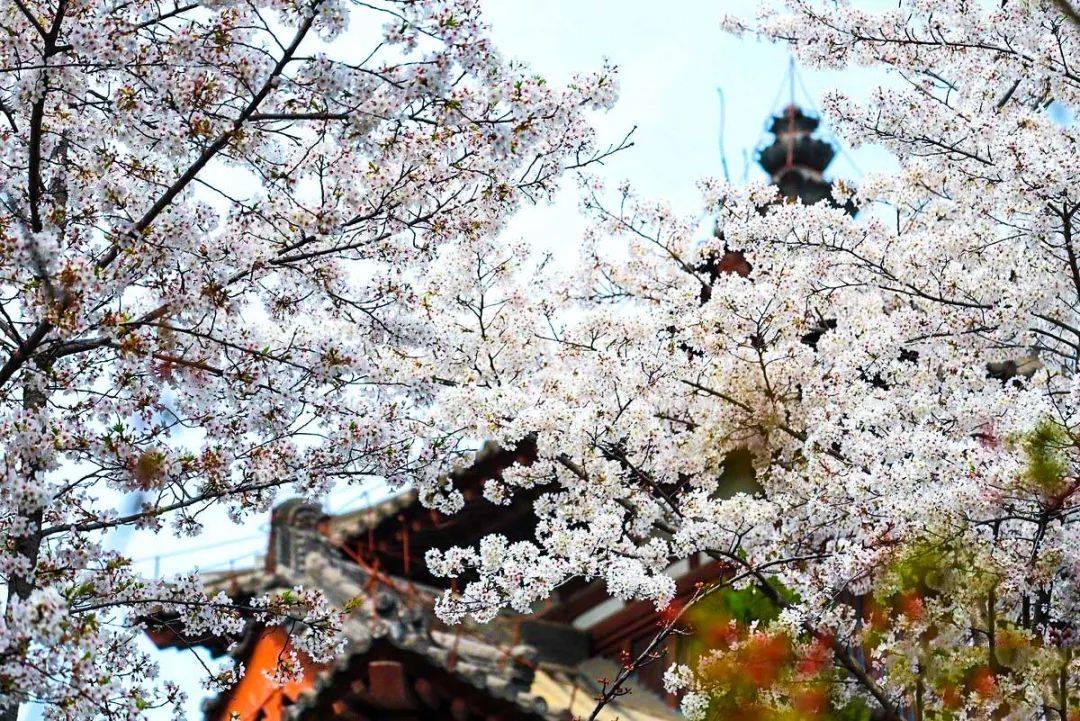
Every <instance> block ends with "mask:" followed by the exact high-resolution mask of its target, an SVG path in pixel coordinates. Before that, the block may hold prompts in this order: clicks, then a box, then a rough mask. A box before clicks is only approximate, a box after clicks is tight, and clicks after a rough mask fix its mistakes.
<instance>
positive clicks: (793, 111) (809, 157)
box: [758, 61, 854, 213]
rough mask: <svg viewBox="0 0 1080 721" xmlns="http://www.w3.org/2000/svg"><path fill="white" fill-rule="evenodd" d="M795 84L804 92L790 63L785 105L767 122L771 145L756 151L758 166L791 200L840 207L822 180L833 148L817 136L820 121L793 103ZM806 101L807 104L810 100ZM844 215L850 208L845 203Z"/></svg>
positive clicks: (834, 149)
mask: <svg viewBox="0 0 1080 721" xmlns="http://www.w3.org/2000/svg"><path fill="white" fill-rule="evenodd" d="M797 81H798V85H799V87H802V89H803V92H804V93H805V92H806V90H805V86H803V85H802V81H801V79H799V77H798V73H797V71H796V68H795V63H794V61H792V62H791V63H790V64H789V65H788V72H787V77H786V78H785V83H784V84H785V85H786V86H787V87H789V88H790V94H789V98H788V104H787V106H785V107H784V109H783V110H782V111H781V112H780V113H779V114H778V115H774V116H773V117H772V119H771V120H770V121H769V123H768V126H767V127H768V132H769V133H770V134H771V135H772V136H773V137H772V142H771V143H769V144H768V145H766V146H764V147H763V148H761V150H760V151H758V163H759V164H760V165H761V167H762V168H763V169H764V170H765V172H766V173H768V174H769V178H770V179H771V180H772V183H773V185H775V186H776V187H777V188H779V190H780V194H781V195H783V196H784V197H786V198H790V199H792V200H794V199H799V200H801V201H802V202H803V203H804V204H805V205H813V204H814V203H817V202H819V201H821V200H826V201H828V202H829V203H831V204H833V205H834V206H837V207H841V206H840V204H838V203H836V201H835V200H833V197H832V181H830V180H828V179H826V178H825V170H826V169H827V168H828V167H829V164H830V163H832V161H833V158H834V157H835V156H836V153H837V147H836V145H835V144H834V143H833V142H831V141H830V140H826V139H823V138H821V137H817V135H816V133H817V130H818V126H819V125H820V124H821V120H820V119H819V118H818V117H816V116H814V115H809V114H807V113H806V112H805V111H804V110H803V109H802V108H801V107H799V105H797V104H796V102H795V88H796V82H797ZM807 99H808V101H809V102H810V104H811V105H813V100H812V99H810V98H809V94H808V93H807ZM843 207H846V208H847V210H848V212H852V213H853V212H854V208H853V207H851V206H850V204H847V205H845V206H843Z"/></svg>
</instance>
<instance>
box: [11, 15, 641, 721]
mask: <svg viewBox="0 0 1080 721" xmlns="http://www.w3.org/2000/svg"><path fill="white" fill-rule="evenodd" d="M350 24H351V25H352V27H353V28H354V29H355V30H356V31H357V32H356V33H350V34H349V35H344V36H343V33H344V32H345V31H346V26H347V25H350ZM0 28H2V29H3V41H2V43H0V141H2V153H0V168H2V169H0V176H2V178H0V354H2V358H0V432H2V434H3V437H4V446H3V461H2V468H3V476H2V481H0V483H2V490H0V519H2V521H0V544H2V545H0V548H2V549H3V550H2V551H0V576H2V577H3V580H4V582H5V586H6V594H5V601H4V611H3V618H2V619H0V709H3V717H4V718H7V719H12V718H15V716H16V715H17V713H18V709H19V706H20V704H23V703H25V702H28V701H36V702H39V703H41V704H44V705H45V706H46V709H47V713H49V714H50V716H51V717H54V718H64V719H87V718H134V717H137V716H139V715H141V714H142V712H143V711H145V710H146V709H149V708H154V707H158V706H162V705H166V704H170V703H176V702H178V701H179V700H180V699H181V696H182V694H181V692H180V691H179V689H176V688H175V687H168V686H164V687H163V686H160V685H157V684H156V683H155V675H156V669H155V668H154V664H153V663H152V661H151V659H150V658H148V657H146V656H144V655H143V654H141V653H139V652H137V651H136V650H135V646H134V639H135V637H136V635H137V634H139V633H140V628H139V619H141V618H143V617H145V616H147V615H148V614H158V615H169V614H171V615H172V616H173V617H175V618H176V619H177V622H178V623H181V624H182V625H183V628H184V630H185V632H187V633H191V634H194V635H199V634H203V633H208V632H214V633H229V632H233V631H236V630H238V629H239V628H240V627H242V625H243V623H244V621H245V619H248V618H256V619H261V620H264V621H266V622H268V623H285V624H287V625H289V626H290V628H293V629H294V630H295V631H296V640H295V643H294V644H293V645H294V646H295V648H296V649H297V650H299V651H303V652H306V653H307V654H309V655H310V656H312V657H313V658H316V659H318V658H325V657H326V656H327V655H328V654H332V653H333V651H334V649H335V648H336V644H337V640H336V630H337V626H338V618H337V615H336V614H337V612H336V611H335V609H332V608H330V607H329V606H328V605H327V604H326V602H325V600H324V599H322V597H321V596H320V595H319V594H318V593H317V592H315V591H312V590H304V589H299V590H296V591H292V592H288V593H285V594H280V595H278V596H274V597H268V598H262V599H256V600H254V601H252V602H251V603H250V604H248V605H246V606H244V607H239V606H234V605H232V604H231V603H230V602H229V601H228V600H227V599H225V598H224V597H221V598H208V597H207V596H206V595H205V594H204V593H203V592H202V590H201V584H200V582H199V581H198V579H197V577H194V576H192V577H185V578H181V579H169V580H153V579H147V578H144V577H142V576H141V575H140V574H138V573H137V572H136V571H135V570H134V569H133V568H132V567H131V565H130V563H129V561H128V560H127V559H125V558H124V557H123V556H122V555H119V554H118V553H116V552H113V551H109V550H106V545H104V544H105V543H106V541H107V538H108V535H109V534H110V533H111V532H113V531H116V530H117V529H120V528H122V527H134V528H139V529H151V530H155V529H163V528H166V527H171V528H172V529H174V530H175V531H177V532H180V533H184V534H196V533H199V532H200V531H201V527H200V514H202V513H203V512H204V511H206V509H208V508H214V507H224V508H227V509H228V511H229V513H230V515H231V516H232V517H233V518H234V519H237V520H240V519H242V518H244V517H246V516H248V515H249V514H252V513H256V512H263V511H265V510H266V509H267V508H268V507H269V505H270V504H271V502H272V500H273V498H274V495H275V491H276V489H278V488H279V487H280V486H282V485H284V484H290V486H291V488H293V489H294V490H296V491H299V492H301V493H305V494H310V495H312V496H317V495H319V494H321V493H322V492H324V491H325V490H326V489H327V488H329V487H330V486H332V485H333V484H335V483H339V482H351V481H363V480H365V479H367V478H368V477H369V476H371V475H372V474H374V475H379V476H384V477H386V478H389V479H391V480H392V481H400V480H403V479H406V478H409V477H411V476H412V475H413V474H422V473H423V468H424V466H425V465H427V464H428V463H429V462H430V458H431V456H432V454H434V453H436V452H437V451H438V449H439V447H440V444H441V441H440V439H439V437H438V433H439V432H441V431H439V430H438V429H433V426H432V425H431V424H430V422H429V420H427V418H426V410H425V409H426V408H427V407H428V406H429V405H430V404H432V403H433V402H434V401H435V400H437V398H438V396H439V394H440V392H441V390H442V389H444V388H445V387H446V386H445V385H444V383H443V381H442V380H441V379H440V376H439V374H437V373H430V372H429V371H430V368H429V367H428V366H427V365H426V364H425V363H421V362H420V361H419V359H420V358H424V357H427V356H429V355H431V354H432V353H434V352H437V351H434V350H432V347H433V346H438V345H440V344H442V343H443V342H445V339H443V338H441V337H440V336H439V335H438V333H436V332H434V326H433V321H432V317H433V316H434V315H437V314H438V313H440V312H441V311H442V309H443V308H444V307H448V300H447V299H446V298H445V297H444V296H443V294H442V293H440V292H439V290H438V289H428V288H426V286H425V289H424V291H423V292H422V293H421V292H418V290H417V288H418V287H419V286H418V284H417V283H418V279H422V278H424V277H425V275H426V274H427V273H428V272H429V271H430V269H431V268H433V267H435V266H437V265H439V264H440V263H442V262H443V260H442V258H443V256H444V255H445V254H446V253H447V252H448V251H447V249H448V248H452V247H453V246H455V245H457V244H462V245H464V246H468V247H472V246H473V245H474V244H475V243H477V242H480V240H481V239H487V238H490V237H492V236H493V235H494V234H496V233H497V232H498V231H499V229H500V227H501V226H502V223H503V222H504V220H505V218H506V217H507V215H508V213H510V212H511V211H513V210H514V208H515V207H516V206H518V205H520V204H521V203H522V202H525V201H542V200H545V199H547V198H548V197H549V196H550V194H551V193H552V192H553V190H554V189H555V187H556V182H557V180H558V178H559V176H560V175H561V174H562V173H563V172H564V171H566V170H567V169H571V168H577V167H583V166H586V165H589V164H591V163H594V162H597V161H600V160H602V159H603V158H604V157H605V156H606V155H607V154H608V153H610V152H613V151H614V150H617V149H618V148H619V147H621V145H625V144H627V143H626V142H625V141H624V142H623V143H622V144H621V145H620V144H619V143H616V145H615V146H614V147H606V148H605V147H598V146H597V145H596V143H595V142H594V139H593V133H592V131H591V129H590V126H589V124H588V122H587V117H586V116H587V115H588V113H589V112H591V111H592V110H597V109H602V108H604V107H606V106H607V105H608V104H609V103H610V102H611V101H612V99H613V97H614V91H615V86H614V77H613V74H612V71H611V69H610V68H603V69H602V70H601V71H600V72H598V73H596V74H593V75H587V76H586V75H582V76H580V77H577V78H574V79H573V81H572V82H571V83H570V84H569V85H568V86H567V87H565V88H558V87H554V86H552V85H549V84H547V83H545V81H544V80H543V79H542V78H540V77H538V76H536V75H534V74H532V73H531V72H530V71H529V70H528V69H527V68H526V67H523V66H520V65H517V64H514V63H510V62H507V61H505V60H503V59H501V58H500V56H499V55H498V54H497V52H496V51H495V50H494V49H493V48H492V47H491V45H490V43H489V41H488V39H487V37H486V35H485V32H486V31H485V27H484V25H483V23H482V22H481V19H480V17H479V12H478V9H477V6H476V3H475V2H473V1H472V0H427V1H425V2H417V1H416V0H385V1H384V0H377V1H376V2H345V1H343V0H271V1H269V2H232V1H231V0H214V2H210V1H209V0H207V1H206V2H199V1H198V0H196V1H195V2H176V3H165V2H158V1H157V0H130V1H125V2H119V1H117V2H112V1H110V2H90V1H88V0H5V2H4V4H3V6H2V8H0ZM365 37H372V38H374V39H373V40H372V42H371V43H370V45H369V46H367V47H364V46H358V43H359V42H360V41H361V40H363V39H364V38H365ZM358 39H359V40H358ZM418 437H420V438H425V439H426V441H427V444H426V446H425V448H424V449H422V450H419V451H418V450H416V449H414V447H413V445H414V439H415V438H418ZM125 494H127V497H129V498H130V497H131V496H132V495H134V494H137V497H138V498H139V499H140V500H139V502H138V504H137V505H136V507H134V508H131V509H129V510H127V511H120V510H117V509H118V507H120V505H119V501H120V499H121V497H124V496H125ZM284 670H286V671H287V670H288V669H284ZM233 674H234V672H233V671H232V670H228V669H226V670H225V671H223V672H222V673H221V674H218V673H217V672H216V671H213V672H212V673H211V679H210V680H211V682H213V683H227V682H228V681H229V680H230V678H231V677H232V675H233Z"/></svg>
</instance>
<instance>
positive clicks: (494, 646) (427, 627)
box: [151, 493, 680, 721]
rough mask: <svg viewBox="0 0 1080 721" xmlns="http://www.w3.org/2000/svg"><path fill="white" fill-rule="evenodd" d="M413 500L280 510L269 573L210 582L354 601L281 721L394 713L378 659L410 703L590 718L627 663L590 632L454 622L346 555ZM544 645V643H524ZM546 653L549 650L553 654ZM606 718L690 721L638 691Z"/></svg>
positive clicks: (239, 650) (208, 707)
mask: <svg viewBox="0 0 1080 721" xmlns="http://www.w3.org/2000/svg"><path fill="white" fill-rule="evenodd" d="M412 504H416V501H415V495H414V494H412V493H403V494H399V495H397V496H394V497H391V498H389V499H387V500H386V501H384V502H382V503H379V504H376V505H375V506H373V507H371V508H368V509H364V510H363V511H360V512H356V513H350V514H345V515H343V516H339V517H334V516H326V515H324V514H322V513H321V511H319V509H318V508H317V507H314V506H310V505H307V504H304V503H303V502H300V501H290V502H286V503H285V504H282V505H281V506H279V507H278V509H277V510H276V511H275V513H274V517H273V518H274V520H273V524H272V530H271V548H270V552H269V554H268V555H267V559H266V563H265V564H264V565H263V566H262V567H255V568H250V569H245V570H240V571H234V572H230V573H219V574H213V575H211V576H208V577H207V579H206V581H207V586H208V589H207V590H208V591H212V592H217V591H225V592H226V593H228V594H229V595H230V596H232V597H234V598H250V597H251V596H255V595H259V594H263V593H268V592H272V591H274V590H276V589H282V588H289V587H293V586H297V585H302V586H305V587H314V588H319V589H321V590H322V591H323V592H324V593H325V594H326V595H327V597H328V600H329V601H330V602H331V603H333V604H335V605H336V606H338V607H345V606H346V604H349V607H350V608H351V609H352V610H351V611H350V615H349V617H348V618H347V620H346V622H345V624H344V627H343V630H344V634H345V637H346V646H345V650H344V651H343V653H342V654H341V655H339V656H338V657H337V659H336V660H335V661H334V662H333V663H332V664H330V665H329V666H326V667H320V668H319V669H318V670H317V672H316V674H315V678H314V679H313V680H312V682H310V683H309V684H308V685H307V687H306V688H305V689H304V690H302V691H298V692H297V693H296V694H295V698H294V699H291V702H286V704H285V706H284V707H283V709H282V713H283V716H282V718H287V719H293V720H295V721H308V720H310V719H325V718H329V717H334V713H333V712H332V711H331V710H330V707H331V705H334V704H340V703H343V699H344V700H347V701H348V702H349V703H353V704H368V707H370V708H376V709H378V708H390V707H391V706H393V700H392V699H391V701H385V699H384V700H382V701H380V699H379V698H376V697H378V696H379V694H383V695H385V694H386V693H389V692H388V691H387V690H386V684H383V685H381V686H379V687H376V688H368V687H367V685H366V684H365V683H364V682H363V681H362V680H361V679H362V678H364V677H365V674H367V675H370V674H373V673H375V671H373V670H372V669H376V667H378V669H382V666H379V664H383V665H396V667H401V668H404V669H406V672H407V673H408V674H410V675H409V679H410V680H409V681H408V683H404V684H402V685H401V688H402V689H404V690H403V691H401V692H400V693H399V695H401V694H406V695H407V696H408V697H409V698H411V699H412V701H410V703H417V704H420V703H421V701H422V700H423V699H424V698H427V697H428V696H430V698H428V702H429V703H436V702H440V703H442V702H445V701H446V698H448V697H450V696H453V697H454V698H455V700H461V699H468V698H470V694H471V701H469V702H470V703H472V704H473V705H474V706H475V705H477V704H479V705H481V706H483V707H484V708H487V709H490V710H491V711H492V712H499V713H500V714H502V716H503V717H504V718H506V719H507V720H508V721H509V719H511V718H517V719H523V720H528V719H535V720H536V721H555V720H556V719H560V720H561V719H565V718H567V717H568V714H571V713H572V714H576V715H579V716H588V714H589V713H591V711H592V707H593V705H594V704H595V698H596V695H597V693H598V692H599V691H600V685H599V683H598V681H597V678H598V677H599V676H601V675H606V676H607V677H609V678H610V677H614V675H615V674H616V673H617V668H616V667H615V666H614V664H612V663H611V662H610V661H606V660H604V659H599V658H587V653H586V651H587V648H588V645H587V643H580V644H575V639H576V636H578V635H580V632H578V631H576V630H575V629H573V628H571V627H569V626H563V625H555V624H549V627H547V628H545V627H543V623H544V622H542V621H532V620H529V619H523V618H522V617H515V616H500V617H498V618H497V619H496V620H495V621H493V622H492V623H490V624H487V625H484V626H478V625H475V624H468V623H465V624H462V625H460V626H454V627H447V626H444V625H442V624H441V623H440V622H439V621H438V619H437V618H435V616H434V613H433V605H434V599H435V596H436V595H437V594H438V593H439V592H440V591H439V589H436V588H433V587H431V586H427V585H424V584H419V583H417V582H415V580H412V579H409V578H404V577H401V576H398V575H391V574H388V573H384V572H381V571H379V570H378V569H377V568H372V567H370V566H365V565H364V563H363V562H362V561H361V560H360V559H352V558H349V557H348V556H347V555H346V554H343V552H342V549H341V547H340V545H339V544H340V543H341V542H342V540H343V539H347V538H350V537H353V536H354V535H355V534H356V533H357V532H362V531H363V529H365V528H369V527H375V526H377V525H378V524H379V523H380V522H381V520H382V519H387V518H394V517H396V515H397V514H398V513H399V512H401V511H402V510H404V509H406V508H408V507H411V505H412ZM416 505H419V504H416ZM372 524H374V525H372ZM350 602H351V603H350ZM522 624H531V626H529V627H527V628H523V626H522ZM532 626H537V628H533V627H532ZM167 628H168V629H169V632H165V631H162V630H160V629H159V630H158V631H157V632H155V633H151V637H152V638H153V639H154V640H155V642H156V643H158V645H159V646H172V645H183V646H187V645H196V644H198V645H205V646H208V647H211V648H215V644H214V642H213V641H212V640H209V641H208V640H207V639H185V638H184V637H183V633H182V629H176V628H174V627H172V626H167ZM170 633H171V635H170ZM259 633H260V631H259V628H258V627H257V625H256V624H252V625H251V627H249V631H248V634H247V636H246V639H245V641H244V642H243V643H240V644H236V645H234V646H232V647H231V648H229V649H228V651H229V653H230V654H231V655H233V656H234V657H236V658H237V659H238V660H240V661H243V662H247V661H248V658H249V656H250V655H251V654H252V652H253V649H254V646H255V644H256V643H257V641H258V639H259V638H260V636H259ZM537 639H539V640H540V641H541V642H540V643H537V644H533V643H525V642H522V640H527V641H533V640H537ZM538 646H543V647H544V648H543V649H542V651H543V652H542V653H541V650H540V649H538ZM216 647H217V650H218V651H219V652H220V651H223V650H224V649H225V646H224V644H223V643H218V644H216ZM378 669H376V670H378ZM390 685H393V684H390ZM425 694H426V695H425ZM229 699H230V694H229V693H226V694H223V695H221V696H219V697H217V698H215V699H212V700H210V701H208V702H207V703H206V704H205V705H204V712H205V714H206V718H208V719H217V718H221V717H223V714H224V712H225V711H226V710H227V709H228V708H230V706H229ZM439 699H442V700H441V701H439ZM462 702H464V701H462ZM377 703H390V704H391V706H377V705H376V704H377ZM402 703H403V702H402ZM500 709H502V710H501V711H500ZM509 709H513V711H512V712H511V711H509ZM359 717H363V714H361V715H360V716H359ZM599 718H600V719H602V720H603V721H614V719H621V720H622V721H671V720H673V719H678V718H680V716H679V715H678V714H677V713H676V712H675V711H673V710H671V709H670V708H668V706H667V705H666V704H665V703H664V702H663V700H661V699H660V698H658V697H657V696H655V695H654V694H652V693H650V692H648V691H647V690H645V689H641V688H635V690H634V692H633V693H632V694H630V695H627V696H623V697H620V698H619V699H617V700H616V701H615V702H614V703H612V704H610V705H609V706H608V707H607V708H605V710H604V712H603V713H601V714H600V716H599Z"/></svg>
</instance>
